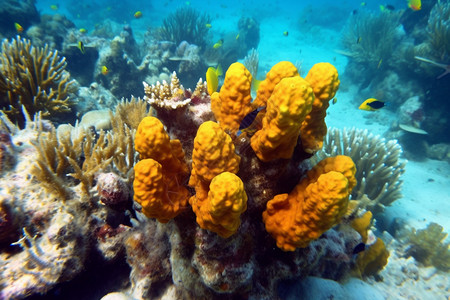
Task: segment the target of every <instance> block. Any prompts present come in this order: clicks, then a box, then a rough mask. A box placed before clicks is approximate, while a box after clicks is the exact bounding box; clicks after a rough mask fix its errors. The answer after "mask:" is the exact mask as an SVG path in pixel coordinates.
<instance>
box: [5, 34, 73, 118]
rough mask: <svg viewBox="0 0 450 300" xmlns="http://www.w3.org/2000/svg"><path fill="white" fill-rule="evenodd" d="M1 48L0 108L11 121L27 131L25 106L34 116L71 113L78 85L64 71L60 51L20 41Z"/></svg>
mask: <svg viewBox="0 0 450 300" xmlns="http://www.w3.org/2000/svg"><path fill="white" fill-rule="evenodd" d="M1 48H2V50H1V51H2V52H1V53H0V107H1V109H2V110H3V111H4V112H5V113H6V114H7V115H8V117H9V118H10V119H11V120H14V121H17V122H18V123H19V125H20V126H21V127H23V125H24V116H23V115H22V114H21V106H22V105H23V106H25V108H26V109H27V111H28V112H29V113H30V114H31V115H33V114H35V113H36V112H38V111H41V112H42V116H43V117H46V118H57V117H58V116H59V115H61V114H64V113H68V112H70V107H71V106H72V105H73V101H72V100H71V99H70V94H71V93H72V92H75V90H76V88H75V81H73V80H70V77H69V73H67V72H66V71H65V70H64V69H65V67H66V61H65V59H64V58H60V57H59V56H58V51H54V52H53V51H51V50H49V48H48V46H46V47H45V48H36V47H33V46H31V42H30V41H29V40H26V39H22V38H20V37H17V38H16V39H14V40H11V42H9V41H8V40H3V42H2V45H1Z"/></svg>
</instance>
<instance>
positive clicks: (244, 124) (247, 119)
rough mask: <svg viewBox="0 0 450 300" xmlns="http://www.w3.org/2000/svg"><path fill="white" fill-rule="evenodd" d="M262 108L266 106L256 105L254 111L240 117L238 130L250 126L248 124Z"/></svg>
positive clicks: (250, 123)
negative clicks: (242, 117)
mask: <svg viewBox="0 0 450 300" xmlns="http://www.w3.org/2000/svg"><path fill="white" fill-rule="evenodd" d="M264 108H266V107H265V106H262V107H258V108H257V109H255V110H254V111H252V112H250V113H248V114H247V115H246V116H245V117H244V119H242V121H241V124H240V125H239V130H244V129H246V128H248V127H250V125H252V123H253V121H255V118H256V116H257V115H258V113H259V112H260V111H261V110H263V109H264Z"/></svg>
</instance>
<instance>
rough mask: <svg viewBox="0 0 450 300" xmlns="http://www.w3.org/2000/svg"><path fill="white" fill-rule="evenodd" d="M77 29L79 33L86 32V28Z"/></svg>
mask: <svg viewBox="0 0 450 300" xmlns="http://www.w3.org/2000/svg"><path fill="white" fill-rule="evenodd" d="M78 31H79V32H80V33H87V30H86V28H80V29H79V30H78Z"/></svg>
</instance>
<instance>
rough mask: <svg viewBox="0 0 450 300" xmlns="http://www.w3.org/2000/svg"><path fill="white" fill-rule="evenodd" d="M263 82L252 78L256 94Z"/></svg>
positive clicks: (253, 89)
mask: <svg viewBox="0 0 450 300" xmlns="http://www.w3.org/2000/svg"><path fill="white" fill-rule="evenodd" d="M261 82H263V81H262V80H258V79H256V78H255V77H253V78H252V91H254V92H255V93H256V92H257V91H258V89H259V85H260V84H261Z"/></svg>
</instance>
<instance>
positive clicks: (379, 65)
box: [377, 58, 383, 69]
mask: <svg viewBox="0 0 450 300" xmlns="http://www.w3.org/2000/svg"><path fill="white" fill-rule="evenodd" d="M382 62H383V59H382V58H380V61H379V62H378V66H377V69H379V68H380V67H381V63H382Z"/></svg>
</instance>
